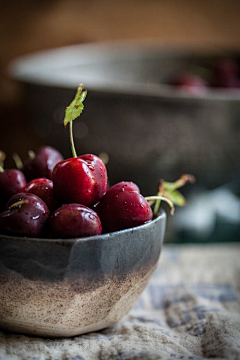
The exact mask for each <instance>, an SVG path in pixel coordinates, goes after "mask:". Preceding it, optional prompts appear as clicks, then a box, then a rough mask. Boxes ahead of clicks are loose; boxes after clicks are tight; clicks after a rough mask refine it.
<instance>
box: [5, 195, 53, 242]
mask: <svg viewBox="0 0 240 360" xmlns="http://www.w3.org/2000/svg"><path fill="white" fill-rule="evenodd" d="M48 217H49V210H48V207H47V205H46V204H45V203H44V201H43V200H42V199H40V198H39V197H38V196H36V195H33V194H28V193H19V194H15V195H13V196H12V197H11V198H10V200H9V201H8V203H7V206H6V210H5V211H3V212H2V213H1V214H0V229H1V230H3V231H4V232H5V233H10V234H17V235H23V236H32V237H36V236H39V235H40V234H41V233H42V231H43V228H44V225H45V223H46V221H47V219H48Z"/></svg>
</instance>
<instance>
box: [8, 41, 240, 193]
mask: <svg viewBox="0 0 240 360" xmlns="http://www.w3.org/2000/svg"><path fill="white" fill-rule="evenodd" d="M213 50H214V49H210V50H209V49H208V50H207V51H203V50H193V49H181V48H179V49H177V48H172V49H171V48H166V47H163V46H161V44H159V43H158V42H153V43H151V42H145V41H144V42H136V41H132V42H124V43H118V42H117V43H109V44H107V43H105V44H89V45H76V46H68V47H64V48H59V49H51V50H47V51H42V52H39V53H36V54H31V55H28V56H24V57H22V58H20V59H17V60H16V61H15V62H13V63H12V65H11V67H10V69H9V71H10V74H11V76H12V77H13V78H14V79H16V80H18V81H20V82H21V83H22V85H23V89H24V90H25V94H26V106H27V107H28V109H29V110H30V113H31V125H32V128H33V129H34V132H35V135H36V136H37V137H38V138H39V143H45V144H51V145H53V146H56V147H57V148H59V149H61V150H62V151H63V153H64V155H65V156H69V155H70V153H69V149H70V147H69V142H68V138H67V136H68V132H67V131H64V129H63V125H62V119H63V115H64V108H65V106H67V105H68V104H69V103H70V101H71V100H72V98H73V96H74V93H75V91H76V88H77V85H78V83H79V82H83V83H84V85H85V87H86V88H87V89H88V90H89V93H88V97H87V99H86V102H85V110H84V114H83V116H82V118H81V120H80V121H77V122H76V123H75V124H74V129H75V139H76V147H77V150H78V153H79V154H81V153H89V152H90V153H94V154H97V155H98V154H99V153H100V152H107V153H108V154H109V156H110V161H109V164H108V172H109V178H110V181H111V183H112V184H114V183H116V182H118V181H122V180H131V181H134V182H136V183H137V184H138V185H139V187H140V189H141V191H142V193H143V194H145V195H153V194H155V193H156V184H157V181H158V179H159V178H165V179H169V180H174V179H176V178H177V177H179V176H180V175H181V174H182V172H188V173H192V174H194V175H195V176H196V178H197V179H198V184H202V185H204V186H207V187H215V186H218V185H221V184H223V183H225V182H227V181H229V179H230V178H231V176H234V174H235V172H236V171H237V170H238V169H239V160H238V159H239V156H240V146H239V143H240V121H239V119H240V91H239V90H234V91H229V90H223V89H220V90H212V89H211V90H210V91H209V92H207V93H205V94H202V95H201V96H197V95H192V94H188V93H186V92H183V91H179V90H176V88H174V87H172V86H169V85H166V84H167V82H168V81H169V80H170V79H171V78H172V77H173V76H174V75H176V74H178V73H179V72H182V71H185V70H189V69H190V70H191V69H192V65H195V66H198V65H200V66H201V65H202V64H203V65H205V64H209V62H210V63H211V62H214V61H217V59H218V58H219V57H224V56H230V57H239V53H238V54H237V53H235V54H233V53H232V54H230V53H229V52H228V53H227V52H223V51H222V52H218V53H216V52H215V51H214V52H213ZM12 131H14V129H13V130H12ZM146 174H147V176H146Z"/></svg>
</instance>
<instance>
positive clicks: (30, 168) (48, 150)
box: [22, 146, 63, 181]
mask: <svg viewBox="0 0 240 360" xmlns="http://www.w3.org/2000/svg"><path fill="white" fill-rule="evenodd" d="M62 160H63V156H62V155H61V154H60V152H58V151H57V150H56V149H54V148H52V147H50V146H43V147H41V148H40V149H39V151H38V153H37V154H36V156H34V157H33V158H31V159H29V160H27V161H26V162H25V164H24V166H23V169H22V170H23V172H24V174H25V175H26V178H27V179H28V181H30V180H33V179H36V178H47V179H52V171H53V168H54V166H55V165H56V164H57V163H58V162H59V161H62Z"/></svg>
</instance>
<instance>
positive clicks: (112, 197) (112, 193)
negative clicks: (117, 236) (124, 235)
mask: <svg viewBox="0 0 240 360" xmlns="http://www.w3.org/2000/svg"><path fill="white" fill-rule="evenodd" d="M96 211H97V213H98V214H99V217H100V219H101V221H102V224H103V227H104V229H105V230H106V231H107V232H112V231H117V230H123V229H128V228H132V227H135V226H139V225H142V224H144V223H146V222H148V221H150V220H152V217H153V213H152V209H151V207H150V206H149V204H148V203H147V201H146V200H145V199H144V197H143V196H142V195H141V194H140V192H139V188H138V186H137V185H136V184H134V183H132V182H128V181H122V182H120V183H117V184H115V185H113V186H112V187H110V188H109V189H108V190H107V192H106V195H104V197H103V198H102V199H101V200H100V202H99V203H98V204H97V206H96Z"/></svg>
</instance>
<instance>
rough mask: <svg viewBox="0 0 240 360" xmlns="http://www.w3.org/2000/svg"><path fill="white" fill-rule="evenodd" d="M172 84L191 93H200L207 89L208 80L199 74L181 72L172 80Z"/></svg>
mask: <svg viewBox="0 0 240 360" xmlns="http://www.w3.org/2000/svg"><path fill="white" fill-rule="evenodd" d="M170 85H173V86H175V87H176V88H178V89H180V90H184V91H186V92H188V93H190V94H193V95H198V94H202V93H204V92H206V91H207V84H206V82H205V81H204V80H203V79H201V78H200V77H199V76H196V75H193V74H189V73H186V74H180V75H178V76H177V77H175V78H174V79H173V81H171V83H170Z"/></svg>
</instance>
